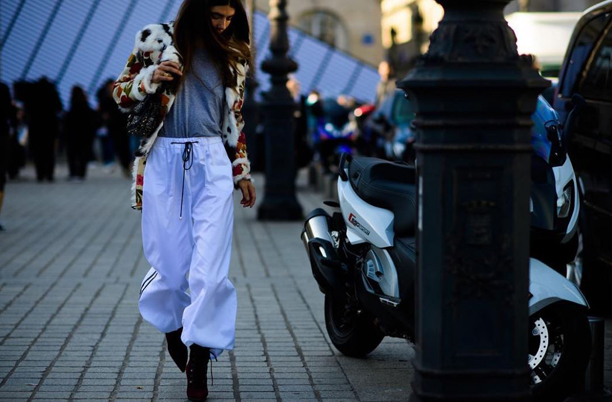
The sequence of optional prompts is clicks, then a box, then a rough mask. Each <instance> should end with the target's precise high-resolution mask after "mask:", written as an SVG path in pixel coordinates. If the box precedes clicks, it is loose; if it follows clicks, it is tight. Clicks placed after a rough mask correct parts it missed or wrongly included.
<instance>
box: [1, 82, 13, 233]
mask: <svg viewBox="0 0 612 402" xmlns="http://www.w3.org/2000/svg"><path fill="white" fill-rule="evenodd" d="M14 114H15V107H14V106H13V102H12V99H11V92H10V91H9V87H8V86H7V85H6V84H4V83H0V212H2V204H3V202H4V186H5V184H6V168H7V161H8V157H9V154H8V144H9V131H10V128H11V123H12V121H13V120H14V117H15V116H14ZM2 230H4V227H3V226H2V224H1V223H0V231H2Z"/></svg>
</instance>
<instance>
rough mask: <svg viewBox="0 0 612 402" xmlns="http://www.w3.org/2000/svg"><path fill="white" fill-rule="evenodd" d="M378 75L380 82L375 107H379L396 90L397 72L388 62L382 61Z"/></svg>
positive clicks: (377, 87)
mask: <svg viewBox="0 0 612 402" xmlns="http://www.w3.org/2000/svg"><path fill="white" fill-rule="evenodd" d="M378 75H380V81H379V82H378V85H377V86H376V101H375V105H376V106H377V107H378V106H379V105H380V104H381V103H382V102H383V101H384V100H385V98H386V97H387V96H389V95H393V94H394V93H395V88H396V77H395V71H393V67H392V66H391V64H390V63H389V62H388V61H381V62H380V63H379V64H378Z"/></svg>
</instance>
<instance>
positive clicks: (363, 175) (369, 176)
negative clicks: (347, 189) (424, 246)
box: [348, 157, 416, 236]
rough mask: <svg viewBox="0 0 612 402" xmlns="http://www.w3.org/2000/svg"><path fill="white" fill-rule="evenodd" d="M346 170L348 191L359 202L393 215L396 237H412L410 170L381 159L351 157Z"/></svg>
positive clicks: (412, 177)
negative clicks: (353, 193) (354, 195)
mask: <svg viewBox="0 0 612 402" xmlns="http://www.w3.org/2000/svg"><path fill="white" fill-rule="evenodd" d="M348 170H349V181H350V183H351V187H352V188H353V190H355V192H356V193H357V195H358V196H359V197H360V198H361V199H362V200H364V201H365V202H367V203H368V204H371V205H374V206H375V207H379V208H384V209H388V210H390V211H391V212H393V215H395V220H394V224H393V230H394V231H395V234H396V235H397V236H412V235H414V232H415V227H414V226H415V221H416V198H415V185H414V182H415V177H416V172H415V169H414V167H412V166H408V165H405V164H401V163H395V162H389V161H386V160H383V159H377V158H367V157H355V158H353V160H352V161H351V163H350V164H349V169H348Z"/></svg>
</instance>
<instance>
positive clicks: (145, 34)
mask: <svg viewBox="0 0 612 402" xmlns="http://www.w3.org/2000/svg"><path fill="white" fill-rule="evenodd" d="M150 35H151V30H150V29H145V30H144V31H142V34H140V41H141V42H144V41H146V40H147V38H148V37H149V36H150Z"/></svg>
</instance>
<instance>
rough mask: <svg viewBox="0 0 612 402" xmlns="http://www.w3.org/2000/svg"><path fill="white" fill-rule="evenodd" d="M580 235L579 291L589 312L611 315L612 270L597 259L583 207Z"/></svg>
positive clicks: (591, 233)
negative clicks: (585, 300) (586, 302)
mask: <svg viewBox="0 0 612 402" xmlns="http://www.w3.org/2000/svg"><path fill="white" fill-rule="evenodd" d="M579 225H580V233H581V234H582V251H581V252H579V255H578V258H577V259H578V261H579V262H580V263H581V264H582V279H581V281H580V284H579V286H580V290H582V292H583V293H584V295H585V297H586V298H587V300H588V302H589V305H590V307H591V310H592V311H593V313H595V314H596V315H601V316H611V315H612V291H611V285H612V269H611V267H610V266H608V265H607V264H605V263H604V262H603V261H600V260H599V259H598V258H597V255H596V254H597V248H596V247H595V244H594V240H595V239H594V238H593V232H592V231H591V230H590V225H589V219H588V216H587V211H586V208H585V207H584V205H582V206H581V208H580V217H579Z"/></svg>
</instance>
